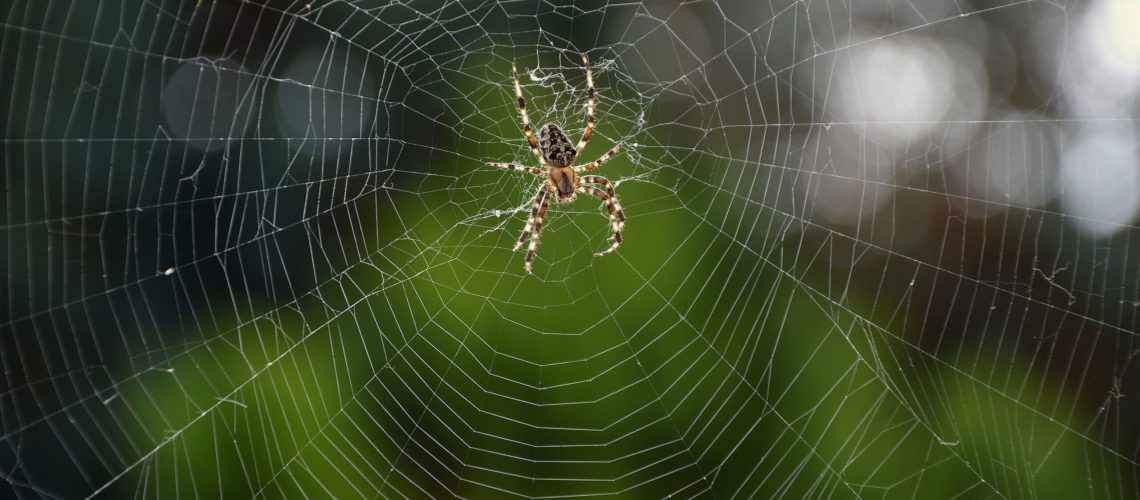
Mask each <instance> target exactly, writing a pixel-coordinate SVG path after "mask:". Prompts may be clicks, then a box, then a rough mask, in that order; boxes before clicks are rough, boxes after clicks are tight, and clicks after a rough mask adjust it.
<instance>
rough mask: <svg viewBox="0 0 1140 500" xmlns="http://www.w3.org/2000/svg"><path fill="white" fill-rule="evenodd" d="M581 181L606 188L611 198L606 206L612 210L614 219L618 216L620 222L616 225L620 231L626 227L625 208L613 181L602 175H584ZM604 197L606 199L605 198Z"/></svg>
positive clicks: (611, 215)
mask: <svg viewBox="0 0 1140 500" xmlns="http://www.w3.org/2000/svg"><path fill="white" fill-rule="evenodd" d="M580 182H581V183H582V184H597V185H599V186H602V187H604V188H605V190H606V195H607V196H609V200H606V208H607V209H608V210H609V212H610V218H611V219H612V218H614V217H615V216H616V217H617V219H616V222H617V223H618V224H617V226H616V227H617V229H618V230H619V231H620V230H622V229H625V210H622V209H621V202H620V201H618V198H617V193H616V192H615V191H614V185H613V183H611V182H610V180H609V179H607V178H605V177H602V176H600V175H584V176H582V177H581V181H580ZM602 199H603V200H605V198H602Z"/></svg>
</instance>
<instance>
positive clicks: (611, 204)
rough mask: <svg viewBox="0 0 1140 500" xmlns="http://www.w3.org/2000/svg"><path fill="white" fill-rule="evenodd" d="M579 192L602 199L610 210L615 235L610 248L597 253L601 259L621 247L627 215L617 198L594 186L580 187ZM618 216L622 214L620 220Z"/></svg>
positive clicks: (611, 238)
mask: <svg viewBox="0 0 1140 500" xmlns="http://www.w3.org/2000/svg"><path fill="white" fill-rule="evenodd" d="M578 192H580V193H586V194H590V195H594V196H596V197H598V198H600V199H601V200H602V201H604V202H606V209H608V210H609V212H610V225H611V226H612V227H613V231H614V235H613V236H610V238H609V241H610V247H609V248H607V249H605V250H602V251H601V252H598V253H595V254H594V255H595V256H597V257H601V256H603V255H606V254H608V253H610V252H613V251H614V250H617V247H619V246H621V229H622V227H623V226H624V225H625V222H624V221H625V213H624V212H622V211H621V205H620V204H618V203H617V199H616V197H614V196H611V195H608V194H606V193H605V192H604V191H602V190H601V189H598V188H596V187H594V186H587V185H580V186H578ZM615 212H616V213H615ZM618 214H620V219H619V215H618Z"/></svg>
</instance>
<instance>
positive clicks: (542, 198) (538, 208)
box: [511, 184, 550, 274]
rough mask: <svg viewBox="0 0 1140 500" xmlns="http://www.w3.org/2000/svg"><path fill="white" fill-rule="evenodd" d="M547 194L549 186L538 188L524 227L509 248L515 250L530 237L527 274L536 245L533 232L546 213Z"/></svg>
mask: <svg viewBox="0 0 1140 500" xmlns="http://www.w3.org/2000/svg"><path fill="white" fill-rule="evenodd" d="M549 196H550V188H549V187H548V186H547V185H546V184H543V185H542V186H541V187H539V188H538V194H536V195H535V196H534V204H533V205H532V206H531V209H530V218H528V219H527V220H526V227H524V228H523V231H522V234H520V235H519V239H518V241H516V242H515V246H514V248H512V249H511V251H513V252H517V251H518V250H519V249H520V248H522V245H523V242H525V241H526V240H527V238H530V239H531V242H530V248H529V250H528V251H527V255H526V272H527V274H530V262H531V260H533V259H534V251H535V247H537V246H538V237H537V234H535V232H537V231H538V229H539V228H541V227H542V217H543V216H544V215H545V214H546V207H547V206H548V205H549V203H550V202H549V200H548V199H547V198H548V197H549Z"/></svg>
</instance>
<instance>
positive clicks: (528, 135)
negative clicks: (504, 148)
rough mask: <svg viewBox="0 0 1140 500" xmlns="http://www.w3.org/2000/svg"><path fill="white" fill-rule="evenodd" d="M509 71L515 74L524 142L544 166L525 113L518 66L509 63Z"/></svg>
mask: <svg viewBox="0 0 1140 500" xmlns="http://www.w3.org/2000/svg"><path fill="white" fill-rule="evenodd" d="M511 72H512V73H514V76H515V97H517V98H518V102H519V115H522V121H523V133H524V134H526V142H527V143H529V144H530V151H531V152H532V153H534V156H535V157H536V158H538V163H539V164H540V165H542V168H546V158H543V157H542V151H539V149H538V142H536V141H535V140H534V128H533V127H531V126H530V117H528V116H527V114H526V99H523V95H522V85H519V68H518V67H517V66H515V65H514V64H511Z"/></svg>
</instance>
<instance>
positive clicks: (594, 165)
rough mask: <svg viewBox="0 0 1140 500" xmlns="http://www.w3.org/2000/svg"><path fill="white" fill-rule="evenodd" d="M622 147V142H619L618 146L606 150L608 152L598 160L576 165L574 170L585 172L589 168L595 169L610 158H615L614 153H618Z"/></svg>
mask: <svg viewBox="0 0 1140 500" xmlns="http://www.w3.org/2000/svg"><path fill="white" fill-rule="evenodd" d="M620 149H621V143H620V142H619V143H618V144H617V146H614V148H613V149H611V150H609V151H608V152H606V154H604V155H602V156H601V158H598V159H597V160H594V161H592V162H590V163H587V164H584V165H579V166H577V167H574V172H576V173H577V172H585V171H587V170H593V169H595V168H598V167H600V166H602V164H603V163H605V162H607V161H610V158H613V157H614V155H616V154H618V151H619V150H620Z"/></svg>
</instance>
